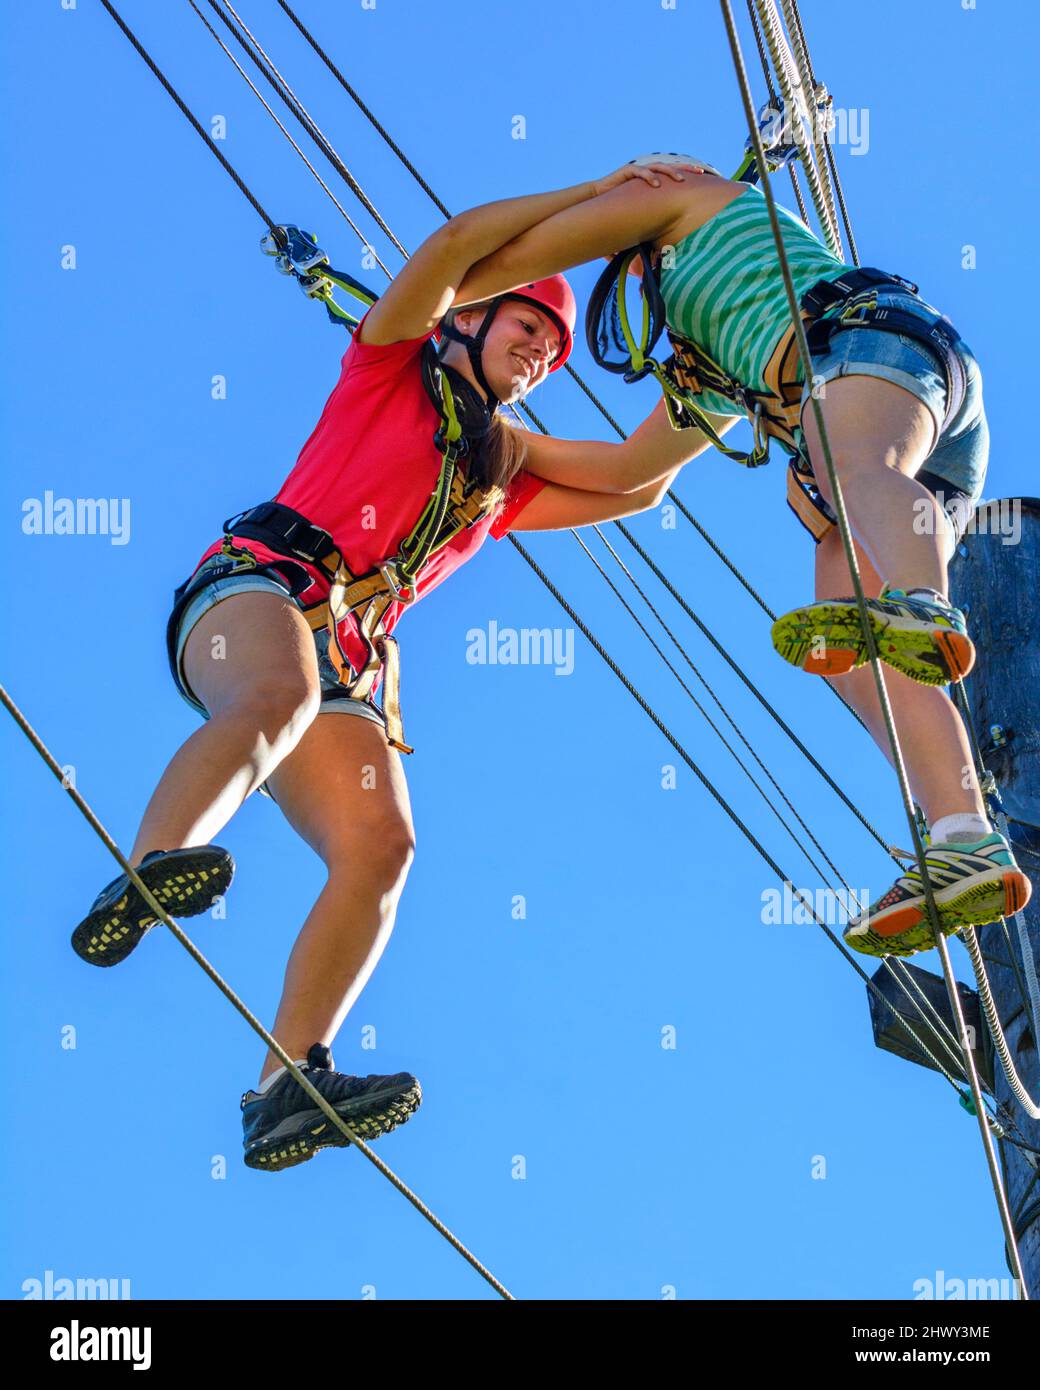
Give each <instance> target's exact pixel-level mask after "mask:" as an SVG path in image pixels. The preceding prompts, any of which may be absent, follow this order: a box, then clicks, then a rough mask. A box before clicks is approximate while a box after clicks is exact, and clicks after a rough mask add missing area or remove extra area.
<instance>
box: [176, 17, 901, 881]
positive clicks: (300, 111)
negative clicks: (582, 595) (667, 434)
mask: <svg viewBox="0 0 1040 1390" xmlns="http://www.w3.org/2000/svg"><path fill="white" fill-rule="evenodd" d="M188 2H189V4H190V5H191V7H192V9H193V10H194V11H195V13H196V14H198V15H199V18H200V19H202V21H203V23H204V24H205V26H206V28H207V29H208V30H209V32H210V34H211V35H212V36H213V38H214V39H215V40H216V42H217V44H218V45H219V46H220V47H221V48H222V49H223V50H224V52H225V54H227V56H228V57H229V58H230V59H231V61H232V62H233V63H234V65H235V67H236V68H237V69H238V71H239V73H240V74H241V75H242V77H243V78H244V79H245V81H246V82H247V84H248V85H249V86H250V88H251V89H252V91H253V92H254V94H255V95H256V96H257V97H258V98H259V100H260V101H261V102H262V104H263V105H264V107H265V108H266V109H267V110H268V111H269V112H270V110H271V108H270V106H269V105H268V103H267V102H266V101H264V98H263V96H262V95H261V94H260V92H259V91H258V90H257V88H256V86H255V84H254V83H253V82H252V81H251V79H250V78H249V76H248V75H247V74H246V73H245V72H244V71H243V69H242V67H241V65H240V64H239V63H238V62H237V60H236V59H235V58H234V55H233V54H231V52H230V51H229V49H228V48H227V45H226V44H225V43H224V42H223V40H222V39H221V38H220V36H219V35H218V34H217V33H216V32H215V31H214V29H213V27H212V25H210V24H209V23H208V21H207V20H206V19H205V17H204V16H203V15H202V14H201V13H200V11H199V9H198V6H197V5H196V3H195V0H188ZM209 3H210V7H211V8H212V9H213V11H214V12H215V13H216V14H217V15H218V16H219V18H220V19H221V20H222V21H223V23H224V24H225V26H226V27H227V29H228V30H229V32H230V33H231V34H232V35H233V36H234V38H235V39H236V41H237V42H238V43H239V44H240V46H241V47H242V48H243V50H244V51H245V53H246V54H247V55H248V56H249V57H250V59H251V60H252V61H253V62H254V64H255V65H256V66H257V68H258V69H259V71H260V72H261V73H262V74H263V76H264V77H265V78H266V80H267V81H268V83H269V84H270V85H271V86H272V87H274V89H275V91H276V92H278V94H279V96H280V97H281V99H282V101H283V102H284V103H285V104H286V106H288V107H289V109H290V110H291V111H292V112H293V114H294V115H295V116H296V118H297V119H298V120H299V121H300V123H301V124H302V125H303V126H304V129H305V130H307V131H308V133H309V134H310V135H311V137H312V139H314V140H315V143H317V144H318V145H319V148H320V149H322V152H323V153H325V154H326V156H327V157H328V158H330V160H331V161H332V162H333V166H334V167H335V168H337V169H342V168H345V165H344V163H343V161H342V159H341V158H340V157H339V155H338V154H337V153H336V152H335V151H334V150H332V149H331V146H330V144H329V142H328V140H327V139H326V137H325V136H324V135H322V134H321V132H320V131H318V130H317V129H316V127H314V126H313V122H312V121H311V119H310V117H309V116H308V115H307V113H306V108H305V107H304V105H303V103H302V102H301V101H300V100H299V98H298V97H297V95H296V93H295V92H294V91H293V89H292V88H291V87H290V86H289V84H288V82H287V81H286V79H285V78H284V76H283V75H282V74H281V72H280V71H279V69H278V68H277V67H276V65H275V64H274V62H273V61H272V59H271V57H270V55H269V54H268V53H267V51H266V50H265V49H264V48H263V46H262V45H261V44H260V43H259V41H258V40H257V38H256V36H255V35H254V34H253V33H252V31H251V30H250V29H249V28H248V26H247V25H246V24H245V23H244V21H243V20H242V18H241V16H240V15H239V14H238V12H237V11H236V10H235V8H234V6H233V5H232V4H231V3H230V0H225V4H224V6H223V7H222V6H221V5H220V4H218V3H217V0H209ZM224 9H226V10H227V11H228V14H230V15H231V16H232V17H233V21H234V22H233V21H232V19H231V18H229V17H228V14H225V13H224ZM236 26H237V27H236ZM366 110H367V108H366ZM372 119H373V120H374V117H373V118H372ZM275 120H276V123H277V124H278V126H279V128H280V129H281V130H282V132H283V134H286V136H287V138H289V141H290V144H292V146H293V148H294V149H296V150H297V151H299V147H298V145H296V142H295V141H294V140H292V137H291V136H288V132H286V131H285V128H284V126H282V123H281V122H280V121H278V120H277V117H275ZM380 130H382V127H380ZM395 148H396V147H395ZM402 157H403V156H402ZM305 162H306V161H305ZM308 168H310V169H311V172H312V173H314V170H313V167H312V166H310V165H309V163H308ZM318 182H319V183H320V184H321V186H322V187H323V188H324V187H325V185H324V183H322V181H321V179H320V178H319V179H318ZM422 184H423V187H424V189H427V190H429V185H428V184H426V183H425V181H424V180H423V181H422ZM430 196H431V197H433V198H434V200H435V201H436V202H437V205H438V207H440V208H441V209H442V210H443V211H444V213H445V215H446V216H450V214H449V213H448V212H447V209H444V208H443V204H441V203H440V200H439V199H437V198H436V195H435V194H433V193H432V190H430ZM365 206H366V207H371V206H372V204H371V202H370V201H369V200H368V199H367V198H366V200H365ZM350 225H351V227H352V228H353V229H354V231H355V233H356V234H357V235H358V238H359V240H361V242H362V245H363V246H366V245H367V243H366V242H365V239H364V237H363V235H362V234H361V233H360V231H358V229H357V228H356V227H355V226H354V224H353V223H351V224H350ZM379 225H380V227H381V228H383V229H384V230H385V231H387V232H388V233H389V234H390V235H391V237H392V239H393V244H394V245H395V246H396V247H397V248H398V249H399V250H403V248H402V244H401V242H400V241H399V240H398V239H397V237H396V236H394V235H393V233H392V232H389V227H388V225H387V223H386V221H385V220H384V219H383V218H382V217H380V218H379ZM405 255H406V258H407V253H405ZM380 267H381V269H382V270H383V271H384V273H385V274H386V275H387V277H388V278H390V272H389V271H387V270H386V267H385V266H383V265H382V263H381V262H380ZM582 385H584V383H582ZM585 389H586V391H587V392H588V388H587V387H586V388H585ZM588 394H589V395H590V396H591V394H592V393H591V392H588ZM592 398H593V399H595V397H592ZM522 409H523V410H524V413H525V414H527V415H528V416H529V417H530V418H531V420H533V422H534V423H535V424H536V425H537V427H538V428H539V429H540V430H541V431H542V433H544V434H548V433H549V431H548V429H547V428H546V426H545V425H544V424H543V423H542V421H541V420H540V419H539V418H538V416H536V415H535V413H534V412H533V411H532V410H531V409H530V408H529V407H527V406H526V405H524V406H523V407H522ZM514 413H515V410H514ZM616 428H617V429H618V430H619V432H620V433H622V435H623V431H621V430H620V426H617V427H616ZM594 529H595V530H596V531H597V534H599V536H600V539H601V540H603V541H604V544H606V545H607V546H608V549H609V550H610V553H611V555H612V557H613V558H614V559H615V561H616V562H617V564H618V565H619V566H620V567H621V569H622V570H623V571H624V573H625V575H626V577H627V578H628V579H629V580H630V582H631V583H632V584H633V586H634V587H637V588H638V586H636V585H635V580H634V579H633V577H632V576H631V574H630V572H629V571H628V570H627V569H625V567H624V565H623V564H622V562H621V560H620V557H619V556H618V555H617V553H616V552H615V551H614V550H613V548H612V547H610V546H609V543H607V542H606V539H605V537H604V536H603V534H602V532H601V531H600V529H599V527H595V528H594ZM619 529H620V530H621V533H622V534H623V535H624V536H625V538H626V539H627V540H628V541H629V543H630V544H632V545H633V546H636V547H637V548H638V543H637V542H636V541H635V538H634V537H633V536H632V535H631V533H630V532H628V531H627V529H625V528H624V527H619ZM572 534H573V532H572ZM586 553H588V552H586ZM600 573H601V574H602V573H603V571H602V570H600ZM658 573H659V571H658ZM603 577H604V578H606V576H605V575H604V576H603ZM662 578H663V576H662ZM608 582H609V581H608ZM630 611H631V610H630ZM655 616H657V617H658V619H659V621H662V626H664V624H663V620H660V618H659V615H656V614H655ZM665 630H666V632H667V635H668V637H669V639H670V640H671V641H672V642H673V644H674V645H675V646H676V647H677V648H678V650H679V651H680V653H681V654H682V656H683V659H684V660H685V661H686V662H687V664H689V665H690V667H691V669H693V670H694V671H695V673H696V674H697V676H698V679H700V680H701V681H702V683H703V684H704V685H705V686H706V688H707V689H708V690H709V692H710V693H711V694H712V698H713V699H715V701H716V703H717V704H718V705H719V707H720V709H723V712H724V714H725V717H726V718H727V719H728V720H729V721H730V723H731V724H732V723H733V721H732V719H731V718H730V716H729V714H728V712H726V711H725V709H724V706H723V705H722V702H721V701H719V700H718V697H717V696H715V694H714V692H712V691H711V688H710V686H708V685H707V682H706V681H705V680H704V678H703V676H702V675H701V674H700V672H698V671H697V668H696V667H695V666H694V664H693V662H692V660H691V658H690V657H689V655H688V654H687V653H686V651H685V650H684V649H683V647H682V645H681V643H680V642H679V640H678V638H677V637H676V636H675V634H674V633H672V632H671V630H670V629H668V628H667V627H666V628H665ZM643 631H644V634H645V635H647V636H649V634H646V630H645V628H644V629H643ZM717 645H718V644H717ZM657 650H658V652H659V654H660V649H657ZM719 650H720V651H721V652H722V654H723V655H724V656H725V658H726V660H727V661H729V662H730V664H731V665H732V666H733V667H734V669H739V668H738V667H737V666H736V663H735V662H733V660H732V658H731V657H730V656H729V654H728V653H727V652H725V649H724V648H722V647H721V646H719ZM669 669H670V670H671V671H672V673H673V674H674V675H675V676H676V678H677V679H678V680H679V681H680V684H682V681H681V678H680V677H679V676H678V673H677V672H676V671H675V668H674V667H671V666H670V667H669ZM741 674H742V675H743V673H741ZM744 679H745V682H746V684H748V686H749V688H750V689H752V690H754V691H755V693H756V694H759V692H758V690H757V687H755V686H754V685H753V683H752V682H750V681H748V680H747V678H746V677H744ZM683 688H684V689H685V690H686V693H687V694H688V695H689V696H690V698H691V700H693V701H694V703H695V704H696V705H697V708H698V709H699V710H700V711H701V713H702V714H703V715H704V717H705V718H706V719H707V718H708V716H707V714H706V712H705V711H704V710H703V707H702V706H700V705H699V704H697V701H696V699H695V697H694V696H693V695H692V692H690V691H689V689H688V688H687V687H685V686H684V687H683ZM759 698H760V699H762V700H763V703H766V707H767V708H769V706H768V704H767V702H765V701H764V697H761V696H760V695H759ZM775 717H776V718H777V720H778V722H780V723H781V727H784V725H783V723H782V721H780V719H779V716H775ZM709 723H710V720H709ZM712 728H713V730H714V731H715V732H716V733H717V734H719V737H720V738H722V735H721V733H719V730H718V729H717V727H716V726H715V725H714V724H713V725H712ZM734 728H736V725H735V724H734ZM791 736H792V737H794V735H793V733H792V734H791ZM740 737H741V738H742V739H743V735H740ZM743 741H744V742H745V744H746V746H747V747H748V748H749V749H750V750H751V751H752V753H753V754H754V750H753V749H751V745H750V743H748V742H747V740H746V739H744V740H743ZM723 742H724V743H725V740H724V739H723ZM800 746H801V745H800ZM726 747H727V749H728V750H729V751H730V753H731V754H732V756H734V758H736V760H737V762H738V763H739V765H740V766H741V768H742V770H743V771H744V772H745V774H746V775H747V776H748V777H749V778H750V780H751V781H752V784H753V785H754V786H755V787H756V790H758V792H759V794H760V795H762V796H763V798H764V799H765V800H766V802H767V804H768V805H769V807H770V809H771V810H772V811H773V813H774V814H776V815H777V816H778V818H779V819H780V821H781V824H783V825H784V827H785V829H786V830H787V831H788V833H789V834H790V835H791V836H792V838H793V839H794V840H795V843H796V844H798V845H799V848H800V849H802V851H803V853H805V854H806V857H807V858H808V860H809V862H810V864H811V865H812V867H813V868H814V869H816V871H817V872H818V873H820V874H821V877H822V878H824V879H826V875H825V874H823V873H822V871H821V870H820V868H819V865H818V864H817V863H816V862H815V861H814V860H813V859H812V857H811V855H809V854H808V853H807V851H805V850H804V847H803V846H802V845H801V844H800V843H799V841H798V838H797V836H796V835H794V832H792V831H791V829H790V827H789V826H788V825H787V823H786V822H785V821H784V819H783V817H782V816H780V815H779V812H777V811H776V808H775V806H774V805H773V803H772V802H771V801H770V799H769V797H768V794H767V793H765V792H764V791H763V789H762V788H761V787H760V786H759V784H758V783H757V782H756V780H755V778H754V776H753V775H752V774H751V773H750V772H749V770H748V769H747V768H746V767H745V766H744V764H743V763H740V759H739V758H738V757H737V755H736V754H735V753H734V752H733V750H732V748H730V747H729V745H728V744H726ZM803 751H804V752H805V753H806V755H807V756H809V757H810V758H811V755H810V754H808V751H807V750H805V749H804V747H803ZM754 756H755V757H756V761H758V763H759V765H760V766H761V767H762V768H763V770H765V771H766V772H767V776H770V780H771V781H772V782H773V785H774V786H776V788H777V791H778V792H779V794H780V796H781V797H782V799H783V800H784V801H785V803H786V805H787V806H788V807H789V809H790V810H791V811H792V812H793V814H794V815H795V817H796V819H798V820H799V823H800V824H801V825H802V827H803V829H804V830H805V831H806V833H807V834H808V835H809V837H810V839H812V841H813V844H814V845H816V847H817V849H819V850H820V852H821V854H823V855H824V858H827V856H826V853H825V852H824V851H823V849H822V846H820V844H819V842H818V841H817V840H816V839H815V837H813V836H812V833H811V831H809V830H808V827H807V826H806V825H805V822H804V821H803V820H802V819H801V817H799V816H798V813H797V811H796V810H795V808H794V806H793V804H792V803H791V801H790V799H789V798H788V797H787V796H786V794H785V793H784V792H783V791H782V789H781V788H780V787H779V784H778V783H776V781H775V779H774V778H772V777H771V775H770V774H769V773H768V771H767V770H766V769H765V766H764V764H763V763H762V761H761V759H760V758H758V757H757V754H754ZM812 761H814V762H815V759H812ZM816 765H817V766H819V765H818V764H816ZM822 771H823V769H822V768H821V772H822ZM824 776H827V774H826V773H824ZM832 785H835V784H833V783H832ZM835 790H836V791H838V794H839V795H840V796H841V797H842V799H843V800H844V801H845V802H846V804H847V805H848V806H849V807H850V809H852V810H853V811H854V812H855V813H856V814H857V815H858V816H859V818H860V819H861V820H862V821H863V823H864V824H865V825H866V826H867V828H868V829H869V830H871V831H872V833H873V834H874V835H875V838H876V839H877V840H878V842H879V843H881V844H882V845H883V847H884V848H885V849H886V850H887V849H889V846H888V845H886V844H885V842H884V841H883V840H882V838H881V836H880V835H879V834H878V833H877V832H876V831H874V830H873V827H872V826H870V825H869V822H867V821H866V820H865V818H864V817H863V816H862V814H861V813H860V812H859V811H858V808H856V807H855V806H854V805H853V804H852V802H851V801H850V800H849V798H848V797H847V796H845V794H844V793H843V792H841V790H840V788H837V786H836V785H835ZM827 862H828V863H829V864H831V861H830V860H829V859H828V860H827ZM831 868H832V870H833V871H834V873H835V874H837V875H838V877H839V878H841V875H840V873H838V870H837V869H836V868H835V867H834V865H833V864H831ZM843 882H844V880H843ZM845 887H846V889H848V891H849V892H851V889H850V888H849V885H848V883H847V882H846V883H845Z"/></svg>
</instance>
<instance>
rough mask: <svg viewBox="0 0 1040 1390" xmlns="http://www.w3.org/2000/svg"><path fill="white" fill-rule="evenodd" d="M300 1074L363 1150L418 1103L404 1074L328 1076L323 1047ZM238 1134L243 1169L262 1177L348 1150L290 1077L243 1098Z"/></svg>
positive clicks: (414, 1084) (416, 1088) (418, 1090)
mask: <svg viewBox="0 0 1040 1390" xmlns="http://www.w3.org/2000/svg"><path fill="white" fill-rule="evenodd" d="M301 1070H302V1071H303V1073H304V1075H305V1076H306V1077H307V1079H308V1081H310V1082H311V1083H312V1084H313V1085H314V1086H316V1087H317V1089H318V1090H319V1091H320V1092H321V1094H322V1095H323V1096H324V1097H325V1099H326V1100H327V1101H328V1102H329V1104H330V1105H331V1106H332V1108H333V1109H334V1110H335V1111H336V1114H337V1115H341V1116H342V1117H343V1119H344V1120H345V1121H346V1123H347V1124H348V1125H349V1126H350V1128H351V1129H352V1130H353V1131H354V1133H355V1134H356V1135H357V1136H358V1137H359V1138H361V1139H363V1140H364V1141H365V1143H366V1144H370V1143H371V1142H372V1140H373V1139H378V1138H379V1136H380V1135H381V1134H388V1133H389V1132H390V1130H392V1129H396V1128H397V1126H398V1125H403V1124H404V1123H405V1122H406V1121H407V1120H410V1119H411V1117H412V1115H413V1114H414V1113H415V1112H416V1110H418V1108H419V1104H420V1102H421V1101H422V1087H421V1086H420V1085H419V1083H418V1081H417V1080H416V1079H415V1077H414V1076H409V1074H408V1073H407V1072H403V1071H402V1072H398V1073H397V1074H396V1075H395V1076H346V1075H344V1074H343V1073H342V1072H338V1071H333V1061H332V1053H331V1052H330V1051H329V1049H328V1048H327V1047H325V1046H324V1045H323V1044H322V1043H315V1044H314V1046H313V1047H312V1048H311V1050H310V1051H309V1052H308V1053H307V1065H306V1066H304V1067H302V1068H301ZM242 1132H243V1139H242V1146H243V1148H244V1149H245V1155H244V1157H245V1163H246V1167H247V1168H259V1169H260V1170H261V1171H263V1172H265V1173H277V1172H279V1171H280V1170H281V1169H282V1168H292V1167H293V1166H294V1165H295V1164H297V1163H306V1162H307V1160H308V1159H309V1158H313V1157H314V1155H315V1154H316V1153H317V1152H318V1150H319V1149H328V1148H346V1147H348V1146H349V1144H350V1140H349V1139H348V1138H347V1137H346V1135H345V1134H343V1133H342V1132H341V1131H340V1130H338V1129H337V1128H336V1126H335V1125H334V1124H333V1123H332V1121H331V1120H329V1119H328V1117H327V1116H325V1115H323V1114H322V1112H321V1111H320V1110H319V1109H318V1108H317V1106H316V1105H315V1104H314V1102H313V1100H311V1098H310V1096H309V1095H308V1094H307V1092H306V1091H305V1090H304V1089H303V1087H302V1086H300V1085H298V1084H297V1082H296V1080H295V1078H294V1077H293V1076H292V1075H291V1074H290V1073H289V1072H285V1073H283V1075H281V1076H280V1077H279V1078H278V1080H277V1081H276V1082H275V1083H274V1085H273V1086H272V1087H271V1088H270V1090H268V1091H265V1092H264V1093H263V1094H261V1093H260V1092H258V1091H247V1092H246V1093H245V1095H244V1096H243V1097H242Z"/></svg>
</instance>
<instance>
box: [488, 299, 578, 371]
mask: <svg viewBox="0 0 1040 1390" xmlns="http://www.w3.org/2000/svg"><path fill="white" fill-rule="evenodd" d="M497 298H498V300H499V302H501V301H502V300H504V299H522V300H524V301H525V302H526V303H527V304H533V305H534V306H535V308H536V309H541V310H542V311H543V312H544V313H546V314H548V315H549V317H550V318H551V319H552V321H553V323H555V325H556V327H557V330H558V331H559V334H560V350H559V352H558V353H557V354H556V356H555V358H554V359H553V364H552V366H551V367H550V368H549V370H550V371H551V372H555V371H556V369H557V368H558V367H562V366H563V364H564V362H566V361H567V358H568V357H569V356H570V355H571V348H572V347H573V346H574V329H575V326H576V325H577V322H578V305H577V302H576V301H575V298H574V291H573V290H572V289H571V287H570V285H568V283H567V281H566V280H565V279H564V278H563V276H562V275H550V276H548V277H547V278H546V279H544V280H533V281H532V282H531V283H530V284H529V285H518V286H517V287H516V289H515V290H510V291H509V293H508V294H503V295H499V296H498V297H497Z"/></svg>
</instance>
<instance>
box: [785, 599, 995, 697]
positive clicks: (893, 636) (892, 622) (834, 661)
mask: <svg viewBox="0 0 1040 1390" xmlns="http://www.w3.org/2000/svg"><path fill="white" fill-rule="evenodd" d="M870 625H871V628H872V629H873V633H874V641H875V643H876V645H877V649H878V656H880V658H881V659H882V661H884V662H887V664H888V665H889V666H891V667H892V668H893V669H894V670H896V671H900V672H901V673H902V674H903V675H904V676H908V677H909V678H910V679H911V680H913V681H917V682H918V684H920V685H947V684H949V682H950V681H959V680H962V679H963V678H964V677H965V676H966V675H967V674H968V672H969V671H970V670H971V668H972V666H973V665H974V664H975V647H974V644H973V643H972V641H971V638H970V637H967V636H965V635H964V634H963V633H960V632H955V631H952V630H949V629H946V628H935V627H933V626H932V625H931V624H929V623H926V622H918V621H916V620H914V619H892V618H881V617H880V616H878V615H877V614H876V613H874V612H872V611H871V612H870ZM772 632H773V645H774V647H775V648H776V650H777V651H778V652H779V654H780V655H781V656H782V657H783V658H784V660H785V661H789V662H790V663H791V665H792V666H797V667H799V668H800V669H801V670H803V671H807V672H808V673H809V674H810V675H819V676H844V675H846V674H847V673H848V672H849V671H853V670H855V669H856V668H857V667H859V666H862V665H863V664H864V663H865V662H866V660H867V651H866V645H865V643H864V641H863V630H862V628H861V626H860V621H859V613H858V611H857V610H856V609H855V608H849V607H848V605H846V604H834V605H833V606H832V605H828V604H826V603H823V604H814V605H813V607H812V612H811V614H810V612H809V609H808V608H796V609H795V610H794V611H793V612H791V613H786V614H785V615H784V616H783V617H782V618H778V619H777V621H776V622H775V623H774V624H773V630H772ZM820 637H822V638H823V640H824V648H823V652H822V653H819V652H818V651H817V650H816V647H815V646H814V643H815V642H816V641H817V640H818V639H819V638H820Z"/></svg>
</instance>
